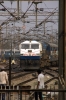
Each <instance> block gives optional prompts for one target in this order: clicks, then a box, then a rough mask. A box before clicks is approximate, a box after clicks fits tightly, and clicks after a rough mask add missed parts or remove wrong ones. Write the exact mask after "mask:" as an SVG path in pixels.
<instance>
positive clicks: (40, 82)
mask: <svg viewBox="0 0 66 100" xmlns="http://www.w3.org/2000/svg"><path fill="white" fill-rule="evenodd" d="M37 73H38V83H37V89H43V88H44V75H43V73H42V72H41V70H40V69H39V70H37ZM38 95H39V99H40V100H42V92H41V91H40V92H35V100H38Z"/></svg>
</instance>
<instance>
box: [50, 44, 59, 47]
mask: <svg viewBox="0 0 66 100" xmlns="http://www.w3.org/2000/svg"><path fill="white" fill-rule="evenodd" d="M49 45H50V46H52V47H58V45H57V44H54V43H49Z"/></svg>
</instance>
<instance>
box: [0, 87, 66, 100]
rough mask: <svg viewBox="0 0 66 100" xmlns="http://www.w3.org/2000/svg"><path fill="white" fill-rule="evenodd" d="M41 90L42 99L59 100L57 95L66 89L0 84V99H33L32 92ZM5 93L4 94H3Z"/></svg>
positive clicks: (65, 91)
mask: <svg viewBox="0 0 66 100" xmlns="http://www.w3.org/2000/svg"><path fill="white" fill-rule="evenodd" d="M40 91H41V92H42V98H43V100H59V99H58V95H59V94H60V93H61V92H62V93H63V95H65V93H66V89H25V88H23V87H22V86H0V100H2V97H5V100H35V96H34V93H35V92H40ZM4 95H5V96H4Z"/></svg>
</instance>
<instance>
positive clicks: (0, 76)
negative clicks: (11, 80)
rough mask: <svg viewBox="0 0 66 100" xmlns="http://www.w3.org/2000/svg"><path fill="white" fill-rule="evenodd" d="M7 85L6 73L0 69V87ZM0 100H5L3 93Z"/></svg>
mask: <svg viewBox="0 0 66 100" xmlns="http://www.w3.org/2000/svg"><path fill="white" fill-rule="evenodd" d="M7 84H8V75H7V72H6V71H4V68H2V69H1V72H0V86H6V85H7ZM0 97H1V96H0ZM1 100H5V93H2V99H1Z"/></svg>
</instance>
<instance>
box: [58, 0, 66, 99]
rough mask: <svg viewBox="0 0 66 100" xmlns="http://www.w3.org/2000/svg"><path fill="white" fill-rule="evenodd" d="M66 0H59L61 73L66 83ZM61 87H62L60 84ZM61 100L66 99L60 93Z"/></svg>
mask: <svg viewBox="0 0 66 100" xmlns="http://www.w3.org/2000/svg"><path fill="white" fill-rule="evenodd" d="M65 18H66V0H59V75H60V76H61V77H63V78H64V80H65V84H66V19H65ZM59 89H62V86H61V84H59ZM59 100H66V99H65V97H64V94H63V93H60V95H59Z"/></svg>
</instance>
